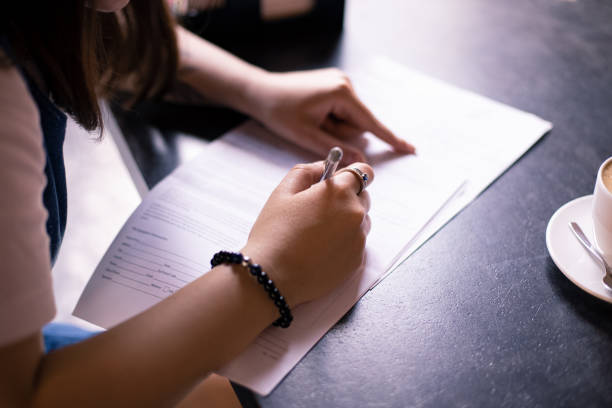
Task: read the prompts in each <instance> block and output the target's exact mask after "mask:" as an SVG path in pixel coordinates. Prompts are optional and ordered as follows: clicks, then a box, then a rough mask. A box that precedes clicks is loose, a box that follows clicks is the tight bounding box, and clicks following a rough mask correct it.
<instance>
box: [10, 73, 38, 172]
mask: <svg viewBox="0 0 612 408" xmlns="http://www.w3.org/2000/svg"><path fill="white" fill-rule="evenodd" d="M0 89H2V92H0V123H2V126H1V127H0V145H1V146H2V149H0V156H5V155H6V154H8V153H9V152H13V153H16V152H22V153H25V152H27V154H26V155H25V157H24V156H22V157H21V158H22V159H25V158H26V157H27V158H28V159H29V162H30V163H32V161H35V162H37V163H39V165H40V164H41V163H42V164H43V166H44V161H45V154H44V148H43V141H42V140H43V139H42V131H41V129H40V117H39V112H38V108H37V106H36V103H35V102H34V99H33V98H32V96H31V95H30V91H29V90H28V87H27V85H26V82H25V80H24V79H23V77H22V76H21V73H20V72H19V71H18V70H17V68H15V67H14V66H12V67H5V68H0ZM3 159H4V157H0V164H1V163H3V162H4V160H3ZM43 168H44V167H43Z"/></svg>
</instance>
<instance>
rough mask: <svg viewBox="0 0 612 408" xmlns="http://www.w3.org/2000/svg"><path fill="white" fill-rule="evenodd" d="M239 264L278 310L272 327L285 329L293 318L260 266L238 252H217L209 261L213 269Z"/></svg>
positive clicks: (283, 299) (281, 296)
mask: <svg viewBox="0 0 612 408" xmlns="http://www.w3.org/2000/svg"><path fill="white" fill-rule="evenodd" d="M222 263H223V264H240V265H242V266H244V267H245V268H248V270H249V272H250V273H251V275H253V276H254V277H256V278H257V282H259V283H260V284H261V285H262V286H263V288H264V289H265V291H266V292H267V293H268V296H270V299H272V301H273V302H274V305H276V307H277V308H278V311H279V313H280V317H279V318H278V319H276V320H275V321H274V323H272V324H273V325H274V326H280V327H282V328H283V329H286V328H287V327H289V325H290V324H291V321H293V316H292V315H291V310H289V306H288V305H287V302H286V301H285V298H284V297H283V295H281V293H280V292H279V290H278V288H277V287H276V286H275V285H274V282H272V279H270V278H269V277H268V274H267V273H265V272H264V271H262V270H261V266H259V265H258V264H256V263H253V261H251V258H249V257H248V256H244V255H242V254H241V253H240V252H228V251H219V252H217V253H216V254H215V255H214V256H213V257H212V259H211V260H210V264H211V265H212V267H213V268H214V267H215V266H217V265H220V264H222Z"/></svg>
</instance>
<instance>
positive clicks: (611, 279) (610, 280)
mask: <svg viewBox="0 0 612 408" xmlns="http://www.w3.org/2000/svg"><path fill="white" fill-rule="evenodd" d="M569 227H570V229H571V230H572V232H573V233H574V235H576V238H578V241H580V243H581V244H582V246H583V247H584V248H585V249H586V250H587V251H589V253H590V254H591V255H592V256H593V258H595V259H597V260H598V261H599V263H600V264H601V265H602V266H603V267H604V269H605V275H604V277H603V284H604V286H605V287H606V288H608V289H609V290H612V269H611V268H610V265H608V263H607V262H606V260H605V259H604V257H603V255H602V254H601V252H600V251H599V249H598V248H597V247H596V246H595V245H593V244H591V241H589V239H588V238H587V237H586V235H584V232H582V228H580V225H578V224H577V223H575V222H573V221H572V222H570V223H569Z"/></svg>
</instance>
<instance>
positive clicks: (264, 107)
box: [237, 67, 277, 122]
mask: <svg viewBox="0 0 612 408" xmlns="http://www.w3.org/2000/svg"><path fill="white" fill-rule="evenodd" d="M255 69H256V70H258V71H257V72H256V73H254V74H253V75H249V76H248V79H247V80H246V83H245V84H244V87H243V95H242V98H241V100H240V102H241V106H240V107H237V109H238V110H240V111H241V112H243V113H244V114H246V115H248V116H250V117H251V118H253V119H257V120H259V121H260V122H265V121H266V118H267V116H268V113H267V112H269V111H270V106H271V98H270V88H271V87H272V84H273V82H274V77H275V75H277V74H276V73H273V72H269V71H266V70H264V69H261V68H258V67H255Z"/></svg>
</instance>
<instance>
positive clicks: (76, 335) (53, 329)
mask: <svg viewBox="0 0 612 408" xmlns="http://www.w3.org/2000/svg"><path fill="white" fill-rule="evenodd" d="M42 332H43V338H44V340H45V353H49V352H51V351H53V350H57V349H58V348H61V347H64V346H68V345H70V344H74V343H78V342H79V341H82V340H85V339H86V338H89V337H91V336H94V335H96V334H98V333H99V332H92V331H88V330H84V329H81V328H80V327H76V326H73V325H71V324H65V323H49V324H48V325H46V326H45V327H43V330H42Z"/></svg>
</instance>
